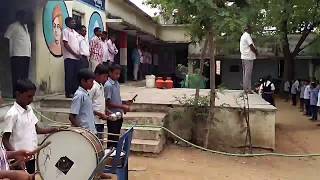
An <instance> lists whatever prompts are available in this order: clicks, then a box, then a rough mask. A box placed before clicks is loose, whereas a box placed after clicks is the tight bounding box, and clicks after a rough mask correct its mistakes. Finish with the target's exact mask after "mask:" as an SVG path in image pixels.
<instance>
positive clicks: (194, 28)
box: [145, 0, 246, 42]
mask: <svg viewBox="0 0 320 180" xmlns="http://www.w3.org/2000/svg"><path fill="white" fill-rule="evenodd" d="M239 2H240V1H239ZM145 3H146V4H148V5H150V6H152V7H154V8H158V9H160V10H161V15H162V16H163V17H164V18H165V19H167V20H168V19H171V18H174V23H178V24H179V23H183V24H189V32H190V35H191V37H192V40H193V41H195V42H198V41H201V40H203V38H204V36H205V35H206V33H207V32H208V31H211V30H214V32H215V35H216V36H220V35H223V37H230V36H233V35H234V34H236V35H238V34H239V32H241V31H242V28H239V27H242V26H243V25H244V24H245V23H246V22H244V21H243V20H244V19H241V18H239V13H238V12H239V11H240V8H239V7H238V6H237V4H236V3H234V2H231V1H226V0H145ZM242 3H243V1H241V3H240V4H241V5H243V4H242ZM237 38H238V37H237Z"/></svg>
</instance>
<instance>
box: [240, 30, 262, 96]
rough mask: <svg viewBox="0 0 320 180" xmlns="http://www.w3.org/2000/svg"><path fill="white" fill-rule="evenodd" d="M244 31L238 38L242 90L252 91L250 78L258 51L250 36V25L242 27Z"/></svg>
mask: <svg viewBox="0 0 320 180" xmlns="http://www.w3.org/2000/svg"><path fill="white" fill-rule="evenodd" d="M244 31H245V32H244V33H243V34H242V36H241V39H240V52H241V60H242V71H243V90H244V91H245V92H247V93H252V89H251V80H252V77H251V75H252V69H253V61H254V60H255V59H256V57H257V54H258V51H257V49H256V47H255V45H254V43H253V40H252V38H251V35H250V34H251V33H252V29H251V26H247V27H246V28H245V29H244Z"/></svg>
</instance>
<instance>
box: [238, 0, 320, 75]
mask: <svg viewBox="0 0 320 180" xmlns="http://www.w3.org/2000/svg"><path fill="white" fill-rule="evenodd" d="M247 2H248V3H247V4H246V5H244V6H246V8H247V9H248V11H247V12H251V15H252V12H253V11H255V12H253V13H255V14H256V16H251V17H252V18H256V19H254V20H253V21H255V23H256V25H258V26H259V27H260V30H261V31H262V33H264V34H266V35H267V34H268V33H266V30H267V29H269V30H270V29H273V30H274V31H273V33H269V35H270V34H271V35H272V36H277V39H279V42H280V44H281V48H282V52H283V56H284V60H285V67H284V79H285V80H292V79H293V78H294V68H295V67H294V60H295V58H296V57H297V56H298V55H299V53H300V52H301V51H302V50H303V49H305V48H306V47H308V46H309V45H311V44H313V43H314V42H316V41H317V39H318V38H316V39H315V40H313V41H311V42H310V43H309V44H304V42H305V41H306V39H307V38H308V36H309V35H310V34H311V33H313V32H315V33H316V31H317V29H318V28H319V25H320V8H319V5H320V0H306V1H303V0H247ZM247 16H248V15H247ZM249 16H250V15H249ZM290 34H294V35H297V36H299V40H298V41H297V42H296V43H295V44H289V38H288V35H290Z"/></svg>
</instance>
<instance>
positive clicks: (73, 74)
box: [62, 17, 81, 98]
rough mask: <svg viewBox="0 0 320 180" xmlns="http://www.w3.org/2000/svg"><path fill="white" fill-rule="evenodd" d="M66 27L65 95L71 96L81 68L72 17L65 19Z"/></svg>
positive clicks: (76, 85) (75, 87) (64, 34)
mask: <svg viewBox="0 0 320 180" xmlns="http://www.w3.org/2000/svg"><path fill="white" fill-rule="evenodd" d="M65 24H66V26H67V28H65V29H64V30H63V33H62V37H63V58H64V69H65V95H66V97H67V98H72V97H73V95H74V93H75V92H76V90H77V89H78V79H77V74H78V72H79V71H80V68H81V61H80V59H81V56H80V45H79V39H78V37H79V34H78V33H77V32H76V31H75V28H76V21H75V20H74V19H73V18H72V17H67V18H66V19H65Z"/></svg>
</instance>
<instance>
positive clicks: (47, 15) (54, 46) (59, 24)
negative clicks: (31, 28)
mask: <svg viewBox="0 0 320 180" xmlns="http://www.w3.org/2000/svg"><path fill="white" fill-rule="evenodd" d="M66 17H69V14H68V9H67V6H66V4H65V3H64V1H63V0H54V1H53V0H49V1H48V2H47V4H46V5H45V7H44V9H43V17H42V25H43V34H44V38H45V41H46V43H47V46H48V49H49V51H50V53H51V54H52V55H53V56H55V57H61V56H62V40H61V39H62V38H61V37H62V30H63V29H64V28H65V27H66V25H65V23H64V20H65V18H66Z"/></svg>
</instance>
